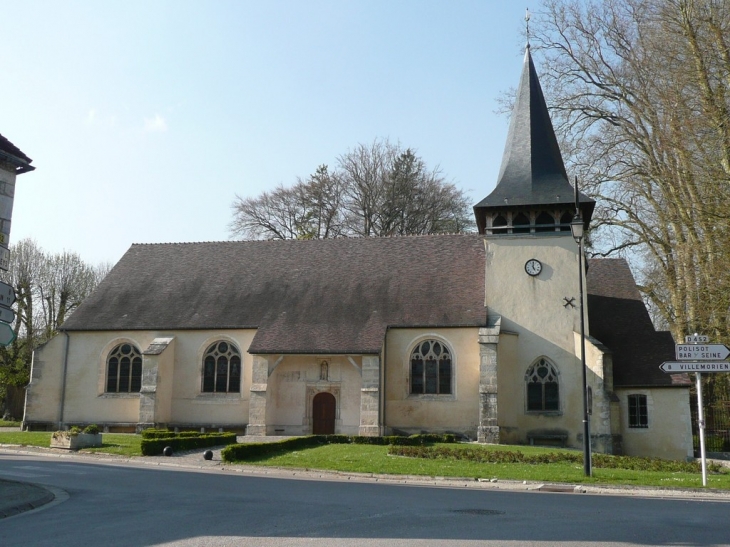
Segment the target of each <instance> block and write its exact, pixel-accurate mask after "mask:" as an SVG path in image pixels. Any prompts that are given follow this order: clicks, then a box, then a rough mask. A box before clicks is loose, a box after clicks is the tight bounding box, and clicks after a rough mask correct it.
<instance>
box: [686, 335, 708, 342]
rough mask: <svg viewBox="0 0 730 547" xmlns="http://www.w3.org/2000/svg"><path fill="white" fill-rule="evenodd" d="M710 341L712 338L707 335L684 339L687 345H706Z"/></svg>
mask: <svg viewBox="0 0 730 547" xmlns="http://www.w3.org/2000/svg"><path fill="white" fill-rule="evenodd" d="M709 341H710V337H709V336H707V335H706V334H690V335H689V336H685V337H684V343H685V344H706V343H707V342H709Z"/></svg>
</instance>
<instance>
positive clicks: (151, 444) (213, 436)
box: [140, 432, 236, 456]
mask: <svg viewBox="0 0 730 547" xmlns="http://www.w3.org/2000/svg"><path fill="white" fill-rule="evenodd" d="M186 433H188V434H185V435H183V434H182V433H178V434H175V433H172V434H171V435H169V436H167V437H157V438H147V439H145V438H143V439H142V442H141V443H140V445H141V449H142V455H143V456H156V455H158V454H161V453H162V449H163V448H165V447H166V446H170V447H172V449H173V450H193V449H195V448H208V447H209V446H221V445H227V444H232V443H235V442H236V434H235V433H197V434H196V435H195V436H192V435H189V433H193V432H186Z"/></svg>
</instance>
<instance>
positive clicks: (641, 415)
mask: <svg viewBox="0 0 730 547" xmlns="http://www.w3.org/2000/svg"><path fill="white" fill-rule="evenodd" d="M629 427H631V428H647V427H649V409H648V407H647V405H646V395H629Z"/></svg>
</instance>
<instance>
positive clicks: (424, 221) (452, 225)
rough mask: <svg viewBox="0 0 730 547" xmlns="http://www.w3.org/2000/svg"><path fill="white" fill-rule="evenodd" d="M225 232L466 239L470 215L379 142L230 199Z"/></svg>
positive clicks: (418, 163) (414, 163)
mask: <svg viewBox="0 0 730 547" xmlns="http://www.w3.org/2000/svg"><path fill="white" fill-rule="evenodd" d="M233 211H234V218H233V222H232V223H231V233H232V235H234V236H242V237H248V238H270V239H294V238H300V239H305V238H306V239H312V238H316V239H321V238H330V237H341V236H359V237H370V236H393V235H415V234H432V233H444V232H466V231H469V230H471V229H472V228H473V225H474V223H473V220H472V213H471V209H470V207H469V203H468V200H467V198H466V196H465V195H464V193H463V192H461V191H460V190H458V189H457V188H456V186H455V185H454V184H452V183H448V182H446V180H445V179H444V178H443V176H442V175H441V173H440V171H439V170H438V169H433V170H429V169H428V168H427V167H426V165H425V163H424V161H423V160H422V159H421V158H419V157H418V156H417V155H416V153H415V152H414V151H413V150H412V149H406V150H403V149H402V148H401V147H400V145H395V144H392V143H390V142H389V141H387V140H376V141H374V142H373V143H372V144H370V145H363V144H359V145H358V146H356V147H355V148H354V149H352V150H350V151H348V152H347V153H345V154H342V155H341V156H339V157H338V158H337V166H336V168H335V170H334V171H330V170H329V168H328V167H327V166H326V165H321V166H320V167H319V168H318V169H317V171H316V172H315V173H314V174H313V175H311V176H309V177H308V178H307V179H306V180H302V179H299V180H298V181H297V183H296V184H295V185H294V186H293V187H291V188H285V187H282V186H279V187H278V188H276V189H275V190H274V191H273V192H270V193H269V192H264V193H263V194H261V195H260V196H259V197H256V198H241V197H240V196H236V200H235V201H234V203H233Z"/></svg>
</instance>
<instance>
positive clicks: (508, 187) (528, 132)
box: [474, 44, 595, 233]
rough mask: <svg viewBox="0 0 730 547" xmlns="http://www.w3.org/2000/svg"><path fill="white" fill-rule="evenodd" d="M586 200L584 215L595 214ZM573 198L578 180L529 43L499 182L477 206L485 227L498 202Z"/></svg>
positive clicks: (514, 203)
mask: <svg viewBox="0 0 730 547" xmlns="http://www.w3.org/2000/svg"><path fill="white" fill-rule="evenodd" d="M580 201H581V203H582V204H584V206H583V207H582V209H584V218H586V219H587V220H589V219H590V215H591V214H592V212H593V207H594V206H595V202H594V201H593V200H591V199H590V198H588V197H586V196H584V195H581V199H580ZM571 203H573V186H572V185H571V184H570V182H569V181H568V175H567V173H566V171H565V165H564V163H563V157H562V155H561V154H560V147H559V146H558V141H557V138H556V137H555V131H554V129H553V124H552V122H551V120H550V114H549V112H548V108H547V104H546V103H545V97H544V95H543V93H542V88H541V86H540V81H539V79H538V77H537V72H536V70H535V65H534V63H533V62H532V55H531V54H530V46H529V44H528V45H527V47H526V49H525V59H524V66H523V70H522V76H521V78H520V85H519V87H518V89H517V97H516V100H515V105H514V109H513V110H512V117H511V120H510V127H509V133H508V134H507V143H506V145H505V149H504V155H503V156H502V166H501V168H500V171H499V177H498V179H497V186H496V188H495V189H494V190H493V191H492V193H491V194H489V195H488V196H487V197H486V198H484V199H483V200H482V201H480V202H479V203H478V204H477V205H476V206H475V207H474V213H475V215H476V217H477V225H478V226H479V231H480V233H484V227H485V226H484V224H485V213H486V211H487V210H493V209H494V208H500V209H502V208H515V207H519V208H521V209H524V208H526V207H527V208H535V207H539V206H548V205H549V206H555V205H557V204H561V205H563V204H571Z"/></svg>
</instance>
